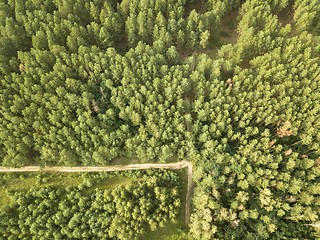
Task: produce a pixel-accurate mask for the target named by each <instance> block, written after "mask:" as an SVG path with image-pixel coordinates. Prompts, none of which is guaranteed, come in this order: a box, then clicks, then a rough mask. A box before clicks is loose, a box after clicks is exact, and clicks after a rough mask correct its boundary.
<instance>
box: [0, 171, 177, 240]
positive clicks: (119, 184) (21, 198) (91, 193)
mask: <svg viewBox="0 0 320 240" xmlns="http://www.w3.org/2000/svg"><path fill="white" fill-rule="evenodd" d="M179 175H180V174H179V173H177V172H173V171H168V170H148V171H132V172H130V171H127V172H121V173H86V174H84V173H81V174H78V175H77V174H74V175H73V176H72V177H71V176H70V174H69V176H68V177H67V181H66V176H63V175H60V176H59V175H57V174H51V175H48V174H42V175H41V174H31V175H30V174H22V175H17V174H16V175H12V174H11V175H10V174H4V175H0V181H1V185H4V186H7V187H8V188H9V189H7V188H6V187H4V188H3V189H2V188H0V192H1V193H2V195H7V196H6V197H8V198H9V204H3V205H2V206H1V213H0V237H1V239H9V240H11V239H12V240H13V239H88V240H89V239H90V240H91V239H121V240H122V239H143V238H144V236H146V233H148V231H150V230H151V231H155V230H157V229H158V228H160V227H163V226H165V225H166V224H168V223H171V224H172V223H173V222H174V221H177V217H178V215H179V214H181V208H180V206H181V191H180V189H181V186H180V185H181V179H180V176H179ZM34 179H36V181H34ZM32 181H33V183H32V184H33V186H25V187H22V189H21V188H18V187H20V186H19V185H18V184H17V183H18V182H20V184H23V183H31V182H32ZM15 185H16V186H15ZM10 186H11V187H10ZM12 186H15V187H12ZM0 200H1V199H0ZM2 203H5V202H3V201H2Z"/></svg>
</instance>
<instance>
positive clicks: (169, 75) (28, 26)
mask: <svg viewBox="0 0 320 240" xmlns="http://www.w3.org/2000/svg"><path fill="white" fill-rule="evenodd" d="M319 65H320V4H319V1H318V0H266V1H260V0H242V1H240V0H199V1H196V0H178V1H175V0H122V1H121V0H120V1H116V0H109V1H105V0H93V1H85V0H72V1H71V0H63V1H62V0H45V1H38V0H9V1H6V0H0V100H1V101H0V106H1V107H0V120H1V121H0V162H1V165H2V166H24V165H31V164H35V165H41V166H45V165H68V166H71V165H106V164H109V163H110V162H111V161H112V160H113V159H115V158H124V157H125V158H138V159H140V160H141V161H145V162H155V161H159V162H168V161H175V160H176V159H188V160H190V161H192V162H193V163H194V165H195V179H194V180H195V183H196V187H195V189H194V200H193V206H194V210H193V213H192V216H191V223H190V226H189V227H190V238H191V239H213V238H218V239H285V238H295V239H301V238H307V239H313V238H315V234H316V233H315V231H316V228H314V227H312V226H311V225H312V224H315V223H317V222H318V221H319V212H320V207H319V206H320V201H319V199H320V196H319V195H320V180H319V176H320V167H319V166H320V121H319V117H320V66H319ZM30 194H31V193H30ZM31 195H32V194H31ZM310 224H311V225H310Z"/></svg>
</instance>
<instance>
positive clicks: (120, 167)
mask: <svg viewBox="0 0 320 240" xmlns="http://www.w3.org/2000/svg"><path fill="white" fill-rule="evenodd" d="M186 167H187V168H188V188H187V194H186V206H185V223H186V226H188V224H189V219H190V205H191V196H192V189H193V182H192V173H193V171H192V163H191V162H188V161H181V162H175V163H143V164H129V165H115V166H108V167H45V168H41V167H38V166H27V167H21V168H5V167H0V173H13V172H114V171H127V170H143V169H182V168H186Z"/></svg>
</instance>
